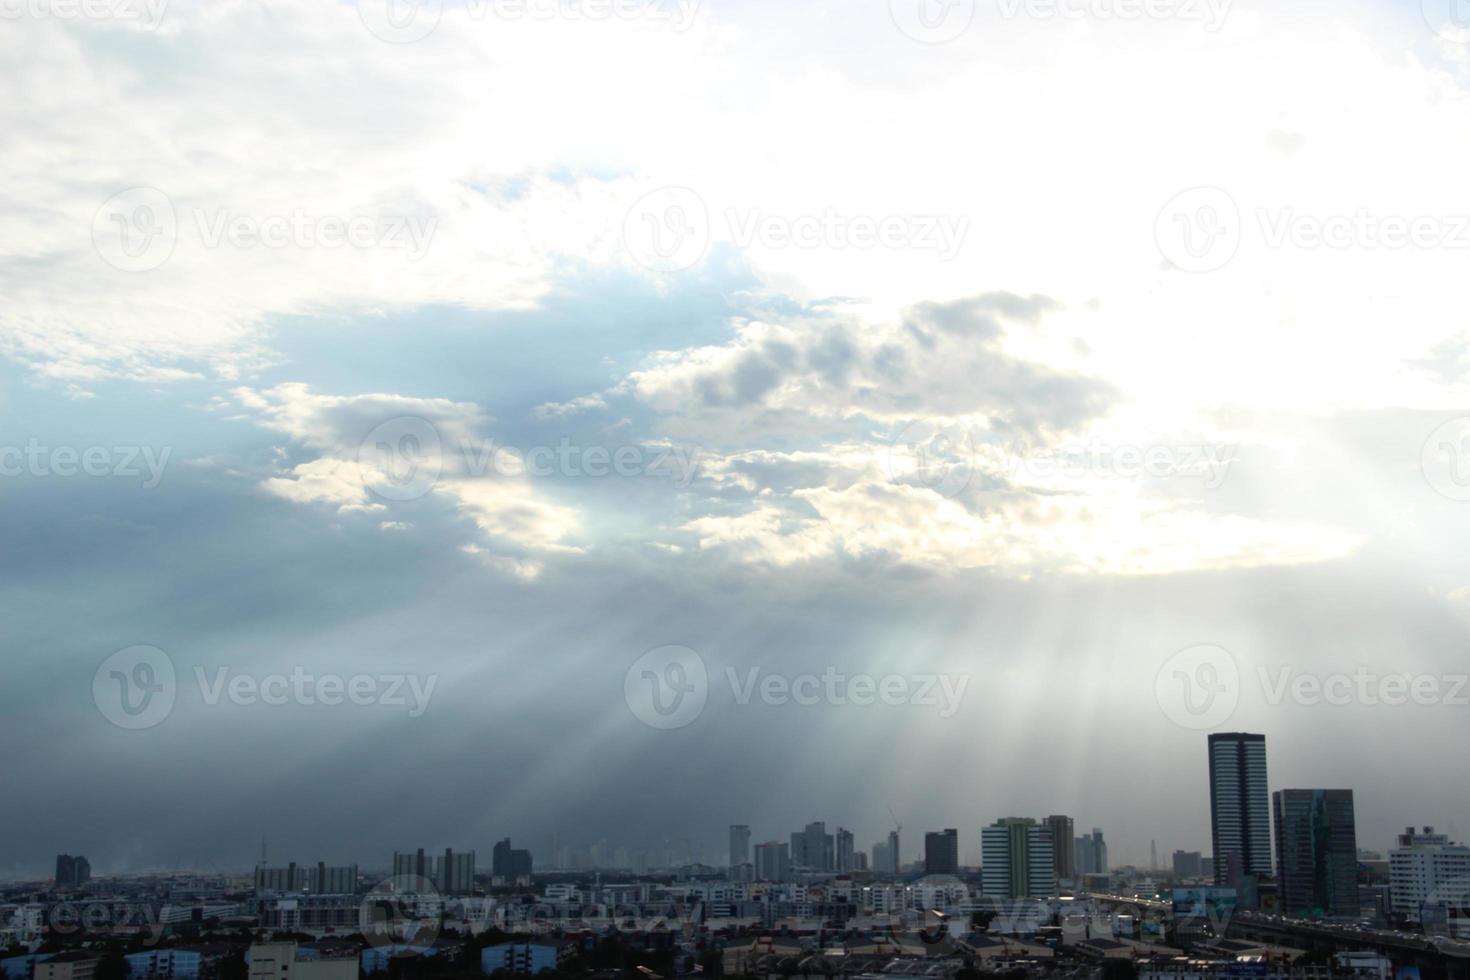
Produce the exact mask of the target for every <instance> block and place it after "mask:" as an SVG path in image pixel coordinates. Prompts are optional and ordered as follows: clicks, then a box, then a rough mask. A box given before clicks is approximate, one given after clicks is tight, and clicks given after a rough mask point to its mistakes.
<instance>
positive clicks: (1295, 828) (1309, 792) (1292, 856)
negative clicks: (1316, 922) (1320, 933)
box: [1271, 789, 1359, 916]
mask: <svg viewBox="0 0 1470 980" xmlns="http://www.w3.org/2000/svg"><path fill="white" fill-rule="evenodd" d="M1271 801H1272V809H1273V810H1274V811H1275V817H1276V870H1277V877H1278V879H1279V881H1280V895H1281V907H1282V908H1283V909H1284V910H1285V912H1286V914H1287V915H1298V916H1306V915H1310V916H1320V915H1328V916H1356V915H1357V914H1358V908H1359V906H1358V839H1357V831H1356V828H1355V826H1354V822H1353V791H1352V790H1350V789H1281V790H1277V791H1276V792H1275V793H1273V794H1272V795H1271Z"/></svg>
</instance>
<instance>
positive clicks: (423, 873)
mask: <svg viewBox="0 0 1470 980" xmlns="http://www.w3.org/2000/svg"><path fill="white" fill-rule="evenodd" d="M433 873H434V869H433V868H432V867H430V864H429V859H428V858H427V857H425V855H424V849H423V848H422V847H421V848H419V849H418V850H417V851H408V852H406V853H405V852H403V851H394V852H393V877H395V878H417V879H419V880H420V881H428V880H429V879H430V878H431V877H432V876H433Z"/></svg>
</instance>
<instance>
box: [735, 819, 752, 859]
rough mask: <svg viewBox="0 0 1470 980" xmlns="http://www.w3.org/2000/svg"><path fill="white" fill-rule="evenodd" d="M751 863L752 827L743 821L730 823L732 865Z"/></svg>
mask: <svg viewBox="0 0 1470 980" xmlns="http://www.w3.org/2000/svg"><path fill="white" fill-rule="evenodd" d="M749 863H750V828H749V827H748V826H746V825H745V824H743V823H732V824H731V825H730V867H732V868H738V867H740V866H741V865H742V864H749Z"/></svg>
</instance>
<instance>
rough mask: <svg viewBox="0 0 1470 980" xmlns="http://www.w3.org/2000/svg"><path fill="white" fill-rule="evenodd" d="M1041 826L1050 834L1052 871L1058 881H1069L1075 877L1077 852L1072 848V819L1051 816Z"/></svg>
mask: <svg viewBox="0 0 1470 980" xmlns="http://www.w3.org/2000/svg"><path fill="white" fill-rule="evenodd" d="M1042 825H1043V826H1045V827H1046V829H1047V830H1048V831H1050V832H1051V861H1052V870H1054V871H1055V872H1056V874H1057V878H1058V880H1061V879H1066V880H1067V881H1071V880H1072V879H1074V878H1076V877H1077V852H1076V849H1075V848H1074V847H1073V846H1072V843H1073V839H1074V838H1075V836H1076V835H1075V834H1074V832H1073V830H1072V818H1071V817H1068V816H1065V815H1063V814H1053V815H1052V816H1049V817H1047V818H1046V819H1045V820H1043V821H1042Z"/></svg>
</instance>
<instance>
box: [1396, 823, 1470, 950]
mask: <svg viewBox="0 0 1470 980" xmlns="http://www.w3.org/2000/svg"><path fill="white" fill-rule="evenodd" d="M1388 867H1389V895H1390V908H1391V909H1392V911H1393V913H1394V915H1395V916H1399V917H1402V918H1403V919H1404V920H1406V921H1408V922H1413V923H1418V924H1420V925H1422V926H1423V927H1424V930H1425V931H1426V932H1435V931H1440V930H1447V931H1449V932H1450V933H1451V934H1453V935H1457V936H1459V935H1466V934H1470V847H1466V846H1465V845H1464V844H1454V843H1451V842H1450V838H1449V836H1448V835H1447V834H1436V833H1435V832H1434V828H1433V827H1425V828H1424V829H1423V831H1422V832H1420V833H1415V831H1414V828H1413V827H1406V828H1404V832H1403V833H1402V834H1400V835H1399V837H1398V847H1395V848H1394V849H1393V850H1391V851H1389V852H1388Z"/></svg>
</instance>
